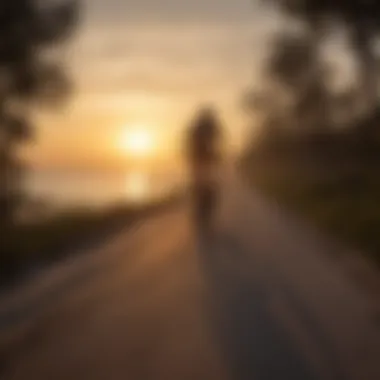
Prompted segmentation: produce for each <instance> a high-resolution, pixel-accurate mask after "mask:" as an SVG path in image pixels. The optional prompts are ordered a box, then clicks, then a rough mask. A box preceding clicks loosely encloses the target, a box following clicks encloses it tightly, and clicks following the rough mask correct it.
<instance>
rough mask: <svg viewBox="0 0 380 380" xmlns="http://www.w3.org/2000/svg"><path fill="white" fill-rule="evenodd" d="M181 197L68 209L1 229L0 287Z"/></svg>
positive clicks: (165, 206) (158, 210) (163, 207)
mask: <svg viewBox="0 0 380 380" xmlns="http://www.w3.org/2000/svg"><path fill="white" fill-rule="evenodd" d="M177 200H178V198H177V197H170V198H168V199H166V200H164V201H157V202H154V203H151V204H148V205H142V206H135V207H132V206H130V207H127V206H115V207H113V208H109V209H107V210H104V211H95V210H67V211H65V212H62V213H60V214H57V215H56V216H54V217H52V218H50V219H49V220H44V221H39V222H36V223H34V224H28V225H15V226H10V227H8V228H6V229H5V230H4V231H2V237H1V242H0V248H1V255H0V286H1V285H5V284H8V283H9V282H12V281H17V279H18V278H19V277H20V276H23V275H24V274H27V273H28V272H29V271H30V270H31V269H32V268H34V267H41V266H46V265H48V264H51V263H54V262H57V261H59V260H62V259H64V258H65V257H67V256H69V255H70V254H72V252H73V251H74V250H75V248H77V247H80V246H81V245H83V244H88V243H96V242H97V241H98V240H100V241H101V240H103V239H104V238H105V237H106V236H107V234H109V233H111V232H113V231H115V230H117V229H118V228H121V227H125V226H128V225H131V224H134V223H137V222H138V221H139V220H141V219H142V218H144V217H147V216H149V215H152V214H154V213H156V212H160V211H162V210H164V209H166V208H167V207H169V206H170V205H172V204H174V203H175V202H176V201H177Z"/></svg>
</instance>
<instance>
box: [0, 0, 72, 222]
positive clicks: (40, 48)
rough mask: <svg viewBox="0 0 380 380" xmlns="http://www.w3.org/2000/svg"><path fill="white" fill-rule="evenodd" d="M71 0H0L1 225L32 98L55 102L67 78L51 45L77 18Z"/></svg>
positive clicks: (7, 214)
mask: <svg viewBox="0 0 380 380" xmlns="http://www.w3.org/2000/svg"><path fill="white" fill-rule="evenodd" d="M77 7H78V4H77V3H76V2H75V1H73V0H69V1H63V0H62V1H55V0H54V1H53V0H46V1H39V0H10V1H8V0H2V1H0V223H1V224H2V225H3V224H4V223H8V222H9V221H10V220H11V217H12V214H13V211H14V208H15V203H16V201H17V197H18V190H17V187H18V178H19V176H20V174H21V170H22V166H21V164H20V162H19V161H18V159H17V150H18V149H17V148H18V146H19V145H20V144H22V143H23V142H24V141H26V140H28V139H30V138H31V137H32V136H33V126H32V120H31V109H32V107H33V106H35V105H36V102H40V101H42V102H44V103H51V102H56V101H57V100H60V99H61V97H62V96H63V95H65V94H67V92H68V90H69V81H68V79H67V77H66V76H65V72H64V70H63V68H62V64H61V63H60V60H59V57H58V58H57V54H56V50H57V49H56V48H57V47H58V46H59V45H61V44H62V43H63V42H64V41H65V40H66V39H67V38H68V37H69V36H70V33H71V31H72V29H73V26H74V24H75V23H76V19H77V11H78V9H77Z"/></svg>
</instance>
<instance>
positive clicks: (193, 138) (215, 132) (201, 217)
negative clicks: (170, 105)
mask: <svg viewBox="0 0 380 380" xmlns="http://www.w3.org/2000/svg"><path fill="white" fill-rule="evenodd" d="M187 137H188V138H187V153H188V157H187V158H188V164H189V169H190V179H191V193H192V201H193V204H192V206H193V217H194V223H195V227H196V228H197V229H198V232H200V233H202V234H203V233H208V232H210V231H211V228H212V226H213V219H214V215H215V209H216V207H217V204H218V198H219V178H220V176H219V168H220V163H221V158H222V157H221V149H220V148H221V144H220V143H221V137H222V128H221V125H220V122H219V120H218V118H217V115H216V112H215V111H214V110H213V109H212V108H210V107H205V108H203V109H202V110H201V111H200V112H199V113H198V114H197V116H196V117H195V120H194V121H193V122H192V123H191V125H190V128H189V131H188V136H187Z"/></svg>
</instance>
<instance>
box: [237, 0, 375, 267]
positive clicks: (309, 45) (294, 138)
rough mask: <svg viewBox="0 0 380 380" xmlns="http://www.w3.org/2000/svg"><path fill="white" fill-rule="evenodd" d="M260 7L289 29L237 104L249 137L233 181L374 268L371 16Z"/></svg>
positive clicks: (314, 4) (367, 9)
mask: <svg viewBox="0 0 380 380" xmlns="http://www.w3.org/2000/svg"><path fill="white" fill-rule="evenodd" d="M268 2H269V0H268ZM270 3H271V4H272V5H273V4H274V5H275V6H274V7H273V8H272V9H273V10H274V11H276V12H277V13H278V14H279V15H280V16H281V17H283V18H284V20H287V21H288V22H287V23H286V22H285V23H284V24H285V25H286V24H287V25H288V26H289V28H288V29H287V28H286V27H284V30H281V31H280V32H279V33H278V34H276V35H275V36H274V38H273V43H272V45H271V48H270V49H269V53H268V55H267V57H266V58H265V60H264V64H263V68H262V78H263V83H262V86H261V87H262V88H261V89H260V91H257V90H254V91H252V92H251V93H250V94H249V96H248V97H247V100H248V101H247V105H248V107H249V108H248V109H249V110H251V111H252V112H253V113H254V115H255V119H256V120H258V125H259V131H257V130H256V131H255V135H254V137H253V138H252V139H251V142H250V144H249V146H248V148H247V151H246V152H245V154H244V158H243V159H242V166H243V171H244V173H245V175H246V176H247V177H248V178H249V181H250V182H251V183H252V185H253V186H254V187H255V188H256V189H259V190H261V192H262V193H264V194H266V195H268V196H269V197H271V198H273V199H275V200H277V201H278V202H280V203H281V204H282V205H284V206H285V207H286V208H288V209H289V210H292V211H294V212H296V213H297V214H298V215H299V216H300V217H303V218H304V219H306V220H308V221H309V223H312V224H315V225H317V226H318V227H319V228H320V229H321V230H322V231H325V232H327V233H329V234H330V235H332V236H334V237H336V238H337V239H341V240H342V241H343V242H346V243H348V244H350V245H352V246H354V247H356V248H358V249H359V251H361V252H363V253H364V254H365V255H366V256H368V257H369V258H370V259H371V260H373V261H374V262H375V263H377V264H378V265H379V267H380V177H379V168H380V103H379V93H378V79H379V70H378V65H379V61H378V56H377V53H376V51H375V41H377V39H378V37H379V34H380V17H379V14H380V6H379V4H377V3H376V2H371V4H369V3H368V4H363V3H362V2H360V1H357V0H351V1H346V2H341V1H329V2H320V1H317V0H302V1H297V2H294V1H292V0H275V1H270ZM375 3H376V4H375ZM276 5H277V7H276ZM295 24H296V25H297V28H294V27H292V26H294V25H295ZM332 44H334V49H332ZM337 49H338V50H339V53H338V52H337ZM326 52H327V53H326ZM332 54H335V56H336V57H335V58H337V56H339V57H340V59H337V60H336V61H334V62H332V60H331V59H329V58H331V55H332ZM347 63H349V64H350V65H351V69H350V70H351V71H350V74H349V75H348V74H347V73H346V74H344V73H343V72H344V67H345V65H346V64H347ZM337 82H339V84H337Z"/></svg>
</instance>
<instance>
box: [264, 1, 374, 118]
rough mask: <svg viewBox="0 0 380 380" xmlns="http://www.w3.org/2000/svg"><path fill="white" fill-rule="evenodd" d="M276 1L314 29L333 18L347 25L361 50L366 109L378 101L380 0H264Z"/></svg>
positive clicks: (321, 28)
mask: <svg viewBox="0 0 380 380" xmlns="http://www.w3.org/2000/svg"><path fill="white" fill-rule="evenodd" d="M263 1H266V2H272V3H273V2H275V3H277V4H279V5H280V7H281V8H282V9H284V10H285V11H286V12H288V13H289V14H291V15H293V16H296V17H298V18H301V19H303V20H305V21H306V22H307V24H308V25H309V26H310V27H311V29H312V30H313V31H314V32H319V31H322V30H323V29H324V28H326V26H327V25H328V24H329V23H331V22H333V23H336V24H340V25H342V26H343V27H345V29H346V31H347V32H348V35H349V37H350V40H351V43H352V47H353V49H354V51H355V52H356V54H357V57H358V62H359V64H360V72H361V78H362V84H363V97H364V99H365V105H366V109H367V110H368V111H369V112H373V111H374V110H375V109H376V107H377V102H378V99H377V98H378V80H377V79H378V67H377V60H376V54H375V51H374V44H375V40H376V38H377V37H378V36H379V33H380V2H379V1H378V0H367V1H361V0H263Z"/></svg>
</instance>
